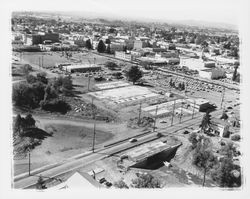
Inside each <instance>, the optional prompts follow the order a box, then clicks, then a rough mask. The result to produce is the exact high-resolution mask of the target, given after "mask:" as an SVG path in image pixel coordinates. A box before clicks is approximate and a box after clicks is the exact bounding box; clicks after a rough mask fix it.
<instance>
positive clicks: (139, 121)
mask: <svg viewBox="0 0 250 199" xmlns="http://www.w3.org/2000/svg"><path fill="white" fill-rule="evenodd" d="M141 103H142V102H140V107H139V117H138V122H137V125H138V126H139V124H140V123H141Z"/></svg>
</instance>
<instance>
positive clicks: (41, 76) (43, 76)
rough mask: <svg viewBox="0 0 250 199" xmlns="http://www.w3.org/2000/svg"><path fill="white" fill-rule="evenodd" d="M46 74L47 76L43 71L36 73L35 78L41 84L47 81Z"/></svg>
mask: <svg viewBox="0 0 250 199" xmlns="http://www.w3.org/2000/svg"><path fill="white" fill-rule="evenodd" d="M46 76H47V74H46V73H45V72H41V73H37V75H36V77H37V80H38V81H40V82H42V83H43V84H47V83H48V79H47V77H46Z"/></svg>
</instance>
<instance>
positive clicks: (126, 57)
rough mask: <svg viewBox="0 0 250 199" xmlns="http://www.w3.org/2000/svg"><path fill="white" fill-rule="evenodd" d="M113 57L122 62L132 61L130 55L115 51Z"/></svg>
mask: <svg viewBox="0 0 250 199" xmlns="http://www.w3.org/2000/svg"><path fill="white" fill-rule="evenodd" d="M115 57H116V58H118V59H123V60H127V61H131V60H132V56H131V54H128V53H126V52H124V51H115Z"/></svg>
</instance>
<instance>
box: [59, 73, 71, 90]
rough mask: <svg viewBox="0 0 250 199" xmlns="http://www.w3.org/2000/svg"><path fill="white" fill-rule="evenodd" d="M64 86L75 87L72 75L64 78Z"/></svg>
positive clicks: (69, 88) (67, 87) (68, 88)
mask: <svg viewBox="0 0 250 199" xmlns="http://www.w3.org/2000/svg"><path fill="white" fill-rule="evenodd" d="M62 86H63V88H64V89H67V90H71V89H72V88H73V84H72V78H71V76H70V75H68V76H66V77H64V78H63V81H62Z"/></svg>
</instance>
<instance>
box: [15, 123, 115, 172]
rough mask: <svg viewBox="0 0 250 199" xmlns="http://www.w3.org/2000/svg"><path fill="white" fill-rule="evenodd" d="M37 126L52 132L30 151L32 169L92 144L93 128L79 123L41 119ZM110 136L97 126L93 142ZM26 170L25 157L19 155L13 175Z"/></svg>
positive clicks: (26, 160)
mask: <svg viewBox="0 0 250 199" xmlns="http://www.w3.org/2000/svg"><path fill="white" fill-rule="evenodd" d="M63 123H65V124H63ZM39 126H41V127H42V126H43V127H44V129H45V130H46V131H47V132H50V133H53V137H49V138H46V139H45V140H44V141H43V142H42V144H41V145H40V146H38V147H36V148H35V149H34V150H33V151H32V153H31V163H32V166H31V168H32V169H35V168H37V167H40V166H43V165H46V164H51V163H55V162H57V161H60V160H63V159H65V158H69V157H71V156H73V155H77V154H79V153H81V152H84V151H86V150H87V149H90V148H91V146H92V141H93V135H94V133H93V132H94V131H93V128H90V127H85V126H83V125H81V123H79V124H78V125H77V124H66V122H62V123H54V122H53V121H51V122H50V123H49V122H48V121H42V122H41V123H40V124H39ZM112 137H113V134H112V133H108V132H104V131H101V130H99V128H97V130H96V139H95V143H96V145H98V144H101V143H104V142H105V141H108V140H110V139H111V138H112ZM27 171H28V159H27V157H20V158H19V159H15V160H14V173H15V175H16V174H20V173H22V172H27Z"/></svg>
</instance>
